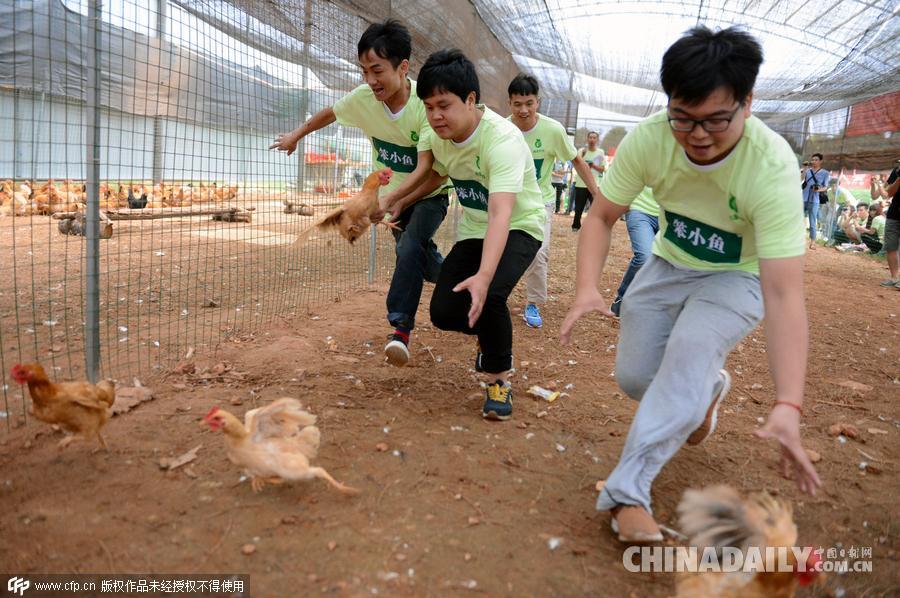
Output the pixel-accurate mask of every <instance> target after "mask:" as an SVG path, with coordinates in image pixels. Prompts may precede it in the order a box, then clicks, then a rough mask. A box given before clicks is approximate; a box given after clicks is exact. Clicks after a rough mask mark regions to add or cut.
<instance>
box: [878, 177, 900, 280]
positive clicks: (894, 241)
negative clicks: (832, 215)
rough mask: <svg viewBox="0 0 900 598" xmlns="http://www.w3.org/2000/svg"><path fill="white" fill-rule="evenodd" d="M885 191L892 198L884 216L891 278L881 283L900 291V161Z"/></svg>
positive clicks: (885, 247)
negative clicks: (898, 199) (899, 273)
mask: <svg viewBox="0 0 900 598" xmlns="http://www.w3.org/2000/svg"><path fill="white" fill-rule="evenodd" d="M885 191H886V192H887V194H888V196H890V197H891V198H892V199H891V206H890V207H889V208H888V211H887V213H885V215H884V216H885V222H884V252H885V254H886V255H887V263H888V269H889V270H890V271H891V277H890V278H889V279H887V280H883V281H881V286H884V287H889V286H891V285H893V286H894V287H896V288H898V289H900V278H898V271H900V201H897V198H898V197H900V160H897V161H896V162H895V165H894V170H892V171H891V176H889V177H888V180H887V188H886V189H885Z"/></svg>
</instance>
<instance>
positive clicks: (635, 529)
mask: <svg viewBox="0 0 900 598" xmlns="http://www.w3.org/2000/svg"><path fill="white" fill-rule="evenodd" d="M610 526H611V527H612V531H613V533H614V534H616V536H617V537H618V538H619V542H623V543H625V544H652V543H654V542H662V540H663V535H662V532H661V531H660V530H659V526H658V525H657V524H656V521H655V520H654V519H653V516H652V515H651V514H650V513H648V512H647V511H646V509H644V507H638V506H633V505H620V506H618V507H616V508H615V509H613V510H612V520H610Z"/></svg>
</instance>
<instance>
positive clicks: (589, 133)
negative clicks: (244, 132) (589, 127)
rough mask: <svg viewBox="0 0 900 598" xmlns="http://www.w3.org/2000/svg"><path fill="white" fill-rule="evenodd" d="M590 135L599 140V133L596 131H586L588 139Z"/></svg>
mask: <svg viewBox="0 0 900 598" xmlns="http://www.w3.org/2000/svg"><path fill="white" fill-rule="evenodd" d="M591 135H596V136H597V139H600V133H598V132H597V131H588V134H587V136H588V137H590V136H591Z"/></svg>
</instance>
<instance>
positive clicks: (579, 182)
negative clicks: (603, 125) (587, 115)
mask: <svg viewBox="0 0 900 598" xmlns="http://www.w3.org/2000/svg"><path fill="white" fill-rule="evenodd" d="M599 141H600V135H599V134H598V133H597V132H596V131H591V132H590V133H588V136H587V142H588V144H587V147H584V148H581V150H580V151H579V152H578V157H579V158H581V159H583V160H584V161H585V162H587V164H588V166H589V167H590V169H591V174H592V175H594V182H595V183H596V184H597V185H598V186H599V185H600V179H601V177H602V176H603V172H604V171H605V170H606V155H605V154H604V153H603V150H602V149H600V148H599V147H598V146H597V143H599ZM591 199H592V197H591V194H590V192H589V191H588V184H587V183H586V182H585V181H584V180H583V179H582V178H581V176H579V174H578V173H577V172H576V173H575V216H574V218H573V220H572V230H573V231H577V230H579V229H580V228H581V213H582V212H584V209H585V207H587V206H589V205H590V202H591Z"/></svg>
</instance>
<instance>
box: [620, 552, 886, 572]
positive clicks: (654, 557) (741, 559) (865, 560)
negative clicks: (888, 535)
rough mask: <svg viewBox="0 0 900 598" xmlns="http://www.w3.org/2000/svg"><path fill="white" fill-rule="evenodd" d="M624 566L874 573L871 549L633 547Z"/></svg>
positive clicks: (635, 569)
mask: <svg viewBox="0 0 900 598" xmlns="http://www.w3.org/2000/svg"><path fill="white" fill-rule="evenodd" d="M622 565H623V566H624V567H625V570H626V571H628V572H630V573H648V572H658V573H687V572H690V573H704V572H722V573H733V572H744V573H763V572H792V573H811V574H815V573H831V572H835V573H847V572H850V571H852V572H856V573H871V572H872V548H871V547H870V546H865V547H855V546H854V547H851V548H850V549H849V550H844V549H843V547H842V548H841V549H840V552H838V549H837V548H835V547H832V548H828V549H827V550H826V549H824V548H818V549H814V548H813V547H811V546H804V547H799V546H791V547H773V546H765V547H757V546H750V547H748V548H746V549H744V550H740V549H738V548H733V547H724V548H721V549H716V548H713V547H709V546H707V547H704V548H702V549H700V548H698V547H696V546H653V547H649V546H631V547H629V548H628V549H626V550H625V551H624V552H623V553H622Z"/></svg>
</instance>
